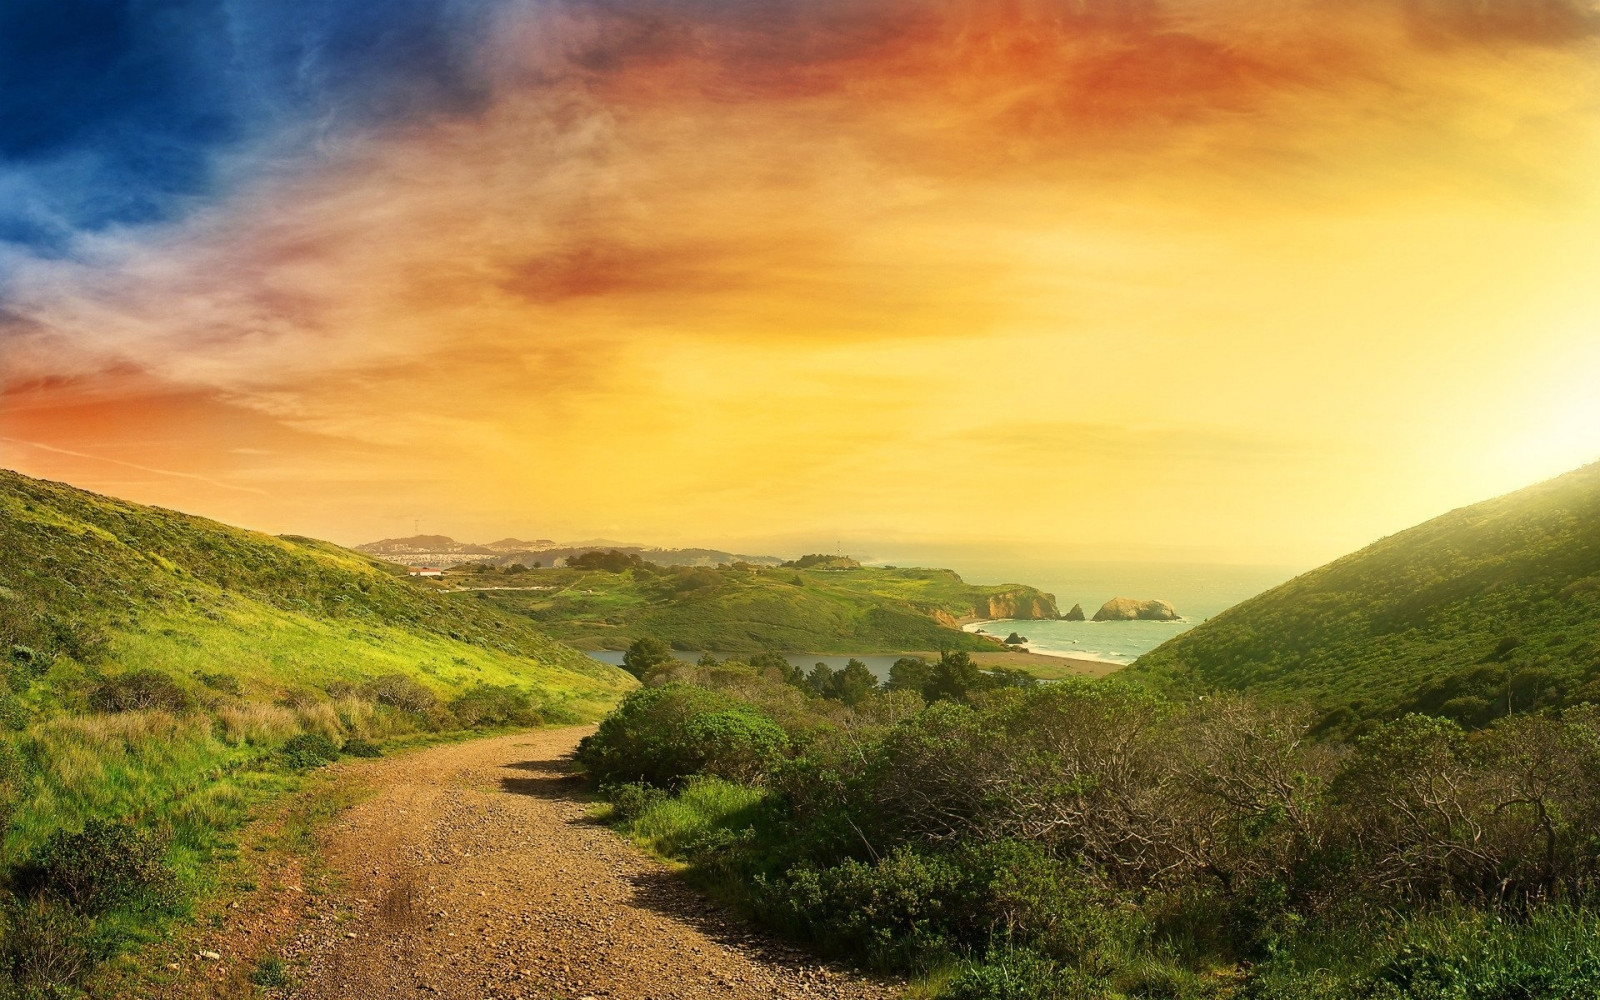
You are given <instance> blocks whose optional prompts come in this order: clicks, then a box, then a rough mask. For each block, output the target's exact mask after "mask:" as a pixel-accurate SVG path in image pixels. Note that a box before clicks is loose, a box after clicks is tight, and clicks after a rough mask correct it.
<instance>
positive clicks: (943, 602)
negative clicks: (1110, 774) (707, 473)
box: [449, 567, 1057, 653]
mask: <svg viewBox="0 0 1600 1000" xmlns="http://www.w3.org/2000/svg"><path fill="white" fill-rule="evenodd" d="M449 583H450V584H451V585H452V586H457V587H462V588H487V587H535V586H537V587H547V588H550V589H548V590H466V591H456V592H452V593H451V595H450V596H451V598H452V599H453V600H455V601H457V602H461V603H471V602H474V601H476V602H478V603H483V604H490V605H494V606H497V607H500V608H504V609H505V610H507V611H512V612H515V613H518V614H521V615H525V616H526V617H527V618H528V619H531V620H532V621H534V622H536V623H537V624H538V625H539V627H540V628H542V629H544V630H546V631H548V632H549V633H550V634H551V635H553V636H555V637H557V638H559V639H562V640H563V641H566V642H569V643H571V644H573V645H575V646H578V647H580V648H585V649H625V648H627V646H628V644H629V643H631V642H632V641H633V640H634V639H637V638H640V637H643V636H647V635H648V636H654V637H656V638H659V639H661V640H663V641H665V642H668V643H670V644H672V645H673V646H674V647H676V648H678V649H685V650H717V651H726V652H754V651H759V650H772V651H778V652H806V653H871V652H884V653H892V652H906V651H914V650H938V649H966V650H993V649H995V648H996V647H995V644H994V642H993V641H992V640H989V639H985V638H982V637H980V636H976V635H972V634H969V633H966V632H963V631H961V630H960V628H959V627H958V626H957V622H958V621H959V620H962V619H973V618H990V617H1039V618H1048V617H1055V616H1056V614H1057V612H1056V606H1055V598H1054V597H1052V596H1051V595H1049V594H1046V593H1043V592H1041V591H1038V590H1035V589H1034V588H1032V587H1026V586H1022V585H1019V584H1006V585H1002V586H975V585H972V584H968V583H966V582H964V581H963V580H962V579H961V578H960V577H959V576H957V575H956V574H955V573H953V572H951V571H949V570H938V569H852V570H845V571H828V570H797V569H792V568H777V569H773V568H766V567H748V568H745V567H740V568H727V569H709V568H698V569H675V570H667V569H662V570H659V571H656V570H648V569H630V570H626V571H624V572H621V573H612V572H606V571H602V570H596V571H580V570H566V569H552V570H536V571H531V572H527V573H518V574H503V573H497V572H474V571H472V570H465V569H464V570H461V571H457V572H455V573H453V574H451V577H450V580H449Z"/></svg>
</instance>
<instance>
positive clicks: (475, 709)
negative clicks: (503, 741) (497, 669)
mask: <svg viewBox="0 0 1600 1000" xmlns="http://www.w3.org/2000/svg"><path fill="white" fill-rule="evenodd" d="M449 708H450V712H451V714H453V715H454V716H455V718H456V722H458V723H460V724H461V725H462V726H465V727H467V728H487V727H491V726H536V725H538V724H539V723H540V721H541V720H540V718H539V712H538V710H537V709H536V708H534V705H533V698H532V697H530V696H529V694H528V692H526V691H523V690H522V689H520V688H516V687H512V686H510V685H506V686H504V687H497V686H495V685H492V684H480V685H478V686H477V687H475V688H472V689H471V690H469V691H466V692H465V693H463V694H462V695H460V696H459V697H457V698H455V699H454V700H452V701H451V702H450V705H449Z"/></svg>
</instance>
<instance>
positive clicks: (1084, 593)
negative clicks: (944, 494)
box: [950, 559, 1300, 663]
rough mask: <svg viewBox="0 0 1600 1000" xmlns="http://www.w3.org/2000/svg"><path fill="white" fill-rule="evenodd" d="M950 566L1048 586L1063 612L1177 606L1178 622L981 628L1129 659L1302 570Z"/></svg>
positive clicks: (987, 578)
mask: <svg viewBox="0 0 1600 1000" xmlns="http://www.w3.org/2000/svg"><path fill="white" fill-rule="evenodd" d="M950 568H951V569H954V570H955V571H956V572H958V573H960V574H961V576H962V578H963V579H965V580H967V581H968V582H971V583H984V584H993V583H1026V584H1029V585H1030V586H1034V587H1038V588H1039V589H1040V590H1045V591H1048V592H1050V593H1052V594H1054V595H1055V596H1056V604H1057V605H1058V606H1059V607H1060V608H1061V613H1062V614H1066V613H1067V610H1068V609H1070V608H1071V607H1072V606H1073V605H1074V604H1081V605H1082V606H1083V612H1084V614H1085V615H1086V616H1088V617H1090V618H1093V617H1094V613H1095V611H1097V610H1098V609H1099V607H1100V605H1102V604H1104V603H1105V602H1106V601H1109V600H1111V599H1112V598H1113V597H1133V598H1137V599H1139V600H1150V599H1152V598H1156V599H1160V600H1163V601H1167V602H1169V603H1171V604H1172V606H1173V607H1175V608H1177V610H1178V613H1179V614H1180V615H1182V616H1183V619H1182V620H1181V621H1176V622H1140V621H1133V622H1091V621H1083V622H1068V621H1053V622H1045V621H1030V622H1021V621H1019V622H996V623H993V624H981V623H980V624H979V625H978V626H976V627H977V628H980V629H982V630H983V631H985V632H988V633H990V634H992V635H997V636H999V637H1000V638H1002V639H1004V638H1005V637H1006V636H1007V635H1008V634H1010V633H1011V632H1013V631H1014V632H1017V633H1019V634H1020V635H1023V636H1026V637H1027V639H1028V648H1029V649H1030V650H1031V651H1032V652H1035V653H1046V654H1054V655H1058V656H1060V655H1067V656H1082V657H1086V658H1088V659H1094V660H1109V661H1111V662H1112V663H1132V662H1133V661H1134V660H1136V659H1138V658H1139V657H1140V656H1141V655H1143V654H1144V653H1147V652H1149V651H1150V650H1152V649H1154V648H1156V647H1157V646H1159V645H1161V644H1162V643H1163V642H1166V641H1167V640H1168V639H1170V638H1172V637H1173V636H1175V635H1178V634H1179V633H1181V632H1185V631H1187V630H1188V629H1191V628H1193V627H1195V626H1196V625H1198V624H1200V623H1201V622H1203V621H1205V620H1206V619H1207V618H1210V617H1211V616H1213V615H1216V614H1219V613H1221V612H1222V611H1225V610H1227V609H1228V608H1230V607H1232V606H1233V605H1235V604H1238V603H1239V602H1240V601H1243V600H1245V599H1247V598H1250V597H1254V596H1255V595H1256V594H1259V593H1261V592H1262V591H1264V590H1270V589H1271V588H1273V587H1275V586H1277V585H1278V584H1280V583H1283V582H1284V581H1286V580H1288V579H1290V578H1291V577H1293V576H1294V575H1295V574H1296V573H1298V572H1300V570H1299V569H1298V568H1295V567H1285V566H1228V565H1207V564H1200V563H1091V562H1080V563H1072V562H1055V563H1052V562H1046V561H1042V560H1040V561H1035V560H1004V561H999V560H994V561H990V560H982V559H973V560H961V559H955V560H952V565H951V566H950ZM968 627H969V628H973V627H974V626H968Z"/></svg>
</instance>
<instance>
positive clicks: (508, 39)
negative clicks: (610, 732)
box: [0, 0, 1600, 565]
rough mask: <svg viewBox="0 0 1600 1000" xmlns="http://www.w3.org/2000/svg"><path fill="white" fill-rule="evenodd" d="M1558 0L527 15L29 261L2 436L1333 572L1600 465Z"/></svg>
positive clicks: (456, 487) (1597, 155) (268, 513)
mask: <svg viewBox="0 0 1600 1000" xmlns="http://www.w3.org/2000/svg"><path fill="white" fill-rule="evenodd" d="M1596 31H1597V18H1596V15H1595V13H1594V12H1593V11H1592V10H1591V9H1590V8H1589V7H1588V6H1587V5H1584V4H1577V3H1572V4H1568V3H1564V2H1561V0H1515V2H1512V0H1481V2H1480V0H1472V2H1468V0H1372V2H1366V3H1362V2H1334V0H1277V2H1267V0H1187V2H1184V0H1165V2H1157V0H1148V2H1139V0H1126V2H1120V3H1109V2H1100V3H1096V2H1092V0H1082V2H1078V3H1072V2H1068V0H1061V2H1055V3H1043V2H1032V0H1017V2H1010V3H1004V2H1002V3H996V2H986V3H980V2H977V0H958V2H946V3H911V2H856V3H843V2H820V3H799V2H784V3H771V2H769V3H754V4H748V5H732V4H716V3H708V4H698V3H692V2H689V0H683V2H680V3H664V4H655V3H652V4H644V3H639V2H635V3H633V4H632V5H630V4H629V3H627V2H622V3H616V4H600V3H567V4H542V5H508V6H507V8H506V11H505V13H504V15H503V18H502V20H501V23H500V24H499V28H498V30H497V31H496V32H495V33H494V37H493V40H492V41H491V42H490V43H488V44H486V45H485V46H484V47H483V49H482V51H481V52H479V53H478V56H477V60H478V71H479V72H480V73H481V76H482V82H483V85H484V88H485V93H487V94H488V95H489V97H488V99H487V100H486V101H484V102H483V103H481V104H479V105H475V106H473V107H470V108H462V109H454V110H449V109H447V110H439V111H435V112H431V113H429V114H426V115H417V116H412V117H409V118H406V119H404V120H397V121H387V122H384V123H383V124H381V125H373V126H371V127H365V128H347V129H342V130H334V131H331V132H330V133H329V134H327V135H326V136H323V137H321V139H320V140H319V142H318V143H317V144H316V146H315V150H314V152H313V153H311V154H305V153H297V154H295V155H293V156H288V155H285V156H283V157H279V158H272V157H270V156H263V157H262V162H264V163H266V164H267V166H265V167H262V168H261V169H258V170H256V171H254V172H252V173H250V174H249V175H248V177H247V179H245V180H242V181H240V182H239V183H237V184H236V185H235V186H233V187H232V188H231V189H230V190H228V191H227V192H226V194H225V195H223V196H219V197H216V198H213V199H209V200H207V201H205V202H204V203H201V204H197V205H196V206H195V208H194V210H193V211H192V212H190V213H188V214H187V215H186V216H185V217H183V218H182V219H181V220H178V221H173V222H168V223H163V224H160V225H145V226H137V227H134V226H130V227H126V228H123V229H118V230H113V231H109V232H105V233H101V234H98V235H96V236H94V237H93V238H92V239H87V240H86V241H85V243H84V245H83V246H81V247H80V248H79V252H77V253H76V254H74V255H72V256H70V257H65V258H60V259H43V258H41V259H29V260H26V261H23V262H21V264H20V265H19V267H18V270H17V274H16V277H15V279H14V280H13V282H12V285H11V288H10V290H9V293H8V296H7V298H6V300H5V301H4V302H3V309H0V329H3V330H4V336H3V338H0V364H3V378H4V382H3V385H4V394H3V397H0V464H4V465H6V466H10V467H14V468H17V469H19V470H20V471H23V472H26V473H29V474H32V475H41V476H48V477H52V478H60V479H65V480H68V481H70V482H73V483H76V484H78V485H82V486H84V487H87V488H90V489H95V490H102V491H105V492H110V493H115V494H118V495H121V496H126V497H129V498H131V499H135V500H140V501H144V502H151V503H158V504H162V505H165V506H171V507H177V508H181V509H185V510H192V511H196V512H200V513H205V514H209V515H212V516H216V517H219V518H222V519H224V520H228V521H232V522H236V523H240V524H245V525H249V526H252V527H259V528H264V529H267V530H272V531H294V532H300V533H307V534H315V535H320V536H324V537H329V538H333V539H335V540H337V541H341V542H347V543H353V542H360V541H366V540H370V539H373V538H377V537H382V536H389V535H399V534H409V533H411V531H412V526H413V524H414V523H415V522H416V521H420V524H421V527H422V529H423V530H425V531H436V532H442V533H448V534H453V535H456V536H457V537H461V538H468V539H488V538H494V537H501V536H504V535H507V534H513V535H519V536H522V537H554V538H578V537H590V536H595V535H605V536H609V537H615V538H625V539H634V540H642V541H648V542H654V543H661V544H674V543H681V544H691V543H705V544H719V545H727V546H732V547H738V548H742V549H744V550H746V551H751V550H760V551H773V550H776V551H779V552H793V551H796V550H799V549H802V548H811V547H814V546H815V545H816V544H820V543H821V542H822V540H825V539H840V540H842V541H844V544H845V545H846V546H847V547H851V548H855V549H856V550H857V551H867V552H880V553H888V552H890V551H892V550H893V549H894V547H895V546H896V545H914V544H919V543H924V542H931V541H940V542H950V543H957V544H974V545H981V544H990V543H992V544H997V545H999V544H1004V545H1016V544H1019V543H1022V544H1025V545H1027V546H1030V547H1032V548H1034V549H1036V550H1037V551H1039V552H1057V551H1059V552H1061V553H1063V554H1064V555H1077V556H1093V557H1096V558H1193V559H1216V560H1224V561H1232V562H1271V563H1285V564H1303V565H1304V564H1310V563H1313V562H1316V561H1320V560H1322V559H1325V558H1328V557H1331V556H1334V555H1337V554H1339V553H1341V552H1343V551H1346V550H1349V549H1351V548H1353V547H1356V546H1358V545H1361V544H1364V543H1365V542H1367V541H1370V540H1372V539H1373V538H1374V537H1376V536H1378V535H1381V534H1384V533H1387V532H1390V531H1393V530H1396V529H1398V528H1401V527H1404V526H1406V525H1408V524H1410V523H1413V522H1415V521H1417V520H1420V519H1422V518H1425V517H1427V516H1430V515H1432V514H1435V513H1438V512H1441V511H1442V510H1445V509H1447V508H1450V507H1452V506H1457V505H1460V504H1462V503H1466V502H1471V501H1474V500H1477V499H1481V498H1482V497H1485V496H1488V495H1491V494H1494V493H1498V492H1503V491H1505V490H1508V489H1511V488H1515V487H1517V486H1520V485H1523V484H1525V483H1527V482H1530V481H1532V480H1535V479H1538V478H1542V477H1545V476H1548V475H1552V474H1555V473H1558V472H1561V471H1564V470H1565V469H1567V468H1570V467H1573V466H1576V465H1579V464H1581V463H1583V462H1585V461H1588V460H1592V459H1594V458H1596V457H1600V392H1597V391H1596V387H1597V386H1600V280H1597V279H1596V277H1595V275H1596V274H1597V273H1600V145H1597V139H1600V89H1597V84H1600V61H1597V59H1596V56H1597V55H1600V50H1597V49H1600V47H1597V45H1596Z"/></svg>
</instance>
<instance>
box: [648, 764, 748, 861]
mask: <svg viewBox="0 0 1600 1000" xmlns="http://www.w3.org/2000/svg"><path fill="white" fill-rule="evenodd" d="M766 794H767V793H766V792H765V791H763V790H761V789H757V788H751V787H750V786H748V785H740V784H736V783H734V782H731V781H724V780H722V779H721V778H707V777H699V778H694V779H692V780H690V781H689V782H688V783H687V784H686V785H684V787H683V788H682V789H681V790H680V791H679V792H678V794H677V795H674V796H671V797H668V796H664V795H661V796H651V797H649V798H648V799H647V800H645V801H644V803H643V804H642V805H641V807H640V808H639V809H638V811H637V813H636V814H633V815H627V814H623V815H622V816H621V817H619V819H620V821H619V823H618V824H617V825H618V829H620V830H621V831H622V833H623V834H625V835H626V836H627V837H629V838H630V839H631V840H633V841H634V842H635V843H637V844H639V845H640V846H641V847H644V848H645V849H646V850H649V851H650V852H652V853H654V854H656V855H657V856H659V857H662V858H667V859H669V860H674V861H681V860H683V858H684V857H685V855H686V854H687V852H688V851H689V850H690V849H691V848H692V847H693V846H694V845H695V844H696V843H697V842H699V841H700V840H702V839H703V838H704V837H705V836H706V835H708V834H710V833H712V832H713V831H718V830H733V829H741V828H743V827H744V826H745V825H747V824H748V817H749V816H750V814H751V813H752V811H754V810H755V809H756V808H758V807H759V806H760V805H761V803H762V801H763V800H765V798H766Z"/></svg>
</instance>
